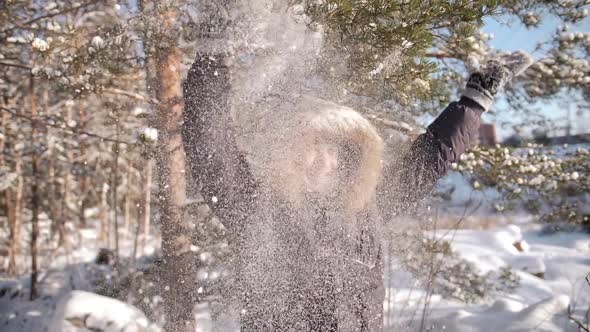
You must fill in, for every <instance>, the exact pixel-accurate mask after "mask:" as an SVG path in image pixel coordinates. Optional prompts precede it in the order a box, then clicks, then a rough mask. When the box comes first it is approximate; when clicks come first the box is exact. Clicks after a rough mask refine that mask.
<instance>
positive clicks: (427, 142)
mask: <svg viewBox="0 0 590 332" xmlns="http://www.w3.org/2000/svg"><path fill="white" fill-rule="evenodd" d="M483 112H484V110H483V108H482V107H481V106H479V105H478V104H477V103H475V102H473V101H472V100H470V99H467V98H461V99H460V100H459V101H456V102H452V103H451V104H449V106H447V108H446V109H445V110H444V111H443V112H442V113H441V114H440V115H439V116H438V117H437V118H436V119H435V120H434V122H432V124H430V126H428V128H427V130H426V132H425V133H424V134H422V135H420V136H419V137H418V138H417V139H416V140H415V141H414V142H413V144H412V146H411V147H410V149H409V151H408V152H407V153H406V154H405V156H404V157H403V158H402V160H401V163H398V164H396V165H395V166H393V167H390V168H389V169H385V170H384V181H385V182H386V183H385V185H386V186H388V187H389V188H386V189H385V191H386V194H385V195H383V196H384V198H383V199H385V200H388V202H384V201H383V199H382V201H381V202H380V205H381V210H382V211H383V212H384V215H385V217H386V218H388V219H389V218H390V217H392V216H393V215H396V214H400V213H401V212H402V211H409V210H411V208H412V206H413V205H415V203H417V202H418V201H420V200H421V199H423V198H424V197H426V196H427V195H428V194H429V193H430V192H431V191H432V189H433V188H434V186H435V185H436V182H437V181H438V180H439V179H440V178H441V177H443V176H444V175H445V174H446V173H447V171H448V170H449V168H450V167H451V164H453V163H455V162H457V161H459V158H460V157H461V154H463V152H465V150H466V149H467V148H469V147H470V145H472V144H473V143H475V142H476V141H477V139H478V137H479V126H480V118H481V114H482V113H483ZM392 179H395V180H393V181H391V180H392ZM391 183H393V184H394V185H393V186H394V188H391V187H390V186H391ZM391 199H393V200H395V204H393V205H392V202H391ZM388 219H386V220H388Z"/></svg>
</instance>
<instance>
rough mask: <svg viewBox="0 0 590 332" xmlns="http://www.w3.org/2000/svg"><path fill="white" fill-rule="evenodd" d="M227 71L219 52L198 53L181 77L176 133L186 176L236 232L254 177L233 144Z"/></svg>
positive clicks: (249, 200)
mask: <svg viewBox="0 0 590 332" xmlns="http://www.w3.org/2000/svg"><path fill="white" fill-rule="evenodd" d="M229 81H230V77H229V71H228V68H227V67H226V66H225V64H224V59H223V57H222V56H212V55H209V54H199V55H197V58H196V60H195V62H194V63H193V65H192V67H191V69H190V70H189V72H188V76H187V79H186V81H185V83H184V88H183V90H184V102H185V106H184V123H183V125H182V139H183V143H184V149H185V151H186V157H187V163H188V166H189V168H190V170H191V174H192V179H193V181H195V182H196V183H197V184H198V185H199V188H200V192H201V195H202V196H203V198H204V199H205V201H206V202H207V204H208V205H209V207H210V208H211V209H212V210H213V213H215V215H216V216H217V217H218V218H219V219H220V220H221V222H222V223H223V225H224V226H225V227H226V228H227V229H228V230H229V231H230V232H239V231H240V228H241V226H242V225H243V222H245V219H246V216H247V215H248V214H249V213H250V212H251V211H252V207H253V205H254V204H255V198H256V183H255V181H254V179H253V177H252V174H251V173H250V170H249V169H248V165H247V163H246V160H245V159H244V156H243V155H242V154H241V152H240V151H239V149H238V146H237V144H236V133H235V129H234V127H233V122H232V119H231V116H230V101H229V94H230V82H229Z"/></svg>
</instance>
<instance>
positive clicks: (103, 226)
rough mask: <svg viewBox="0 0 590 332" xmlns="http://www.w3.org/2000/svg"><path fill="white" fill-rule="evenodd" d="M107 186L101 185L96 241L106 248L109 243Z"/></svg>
mask: <svg viewBox="0 0 590 332" xmlns="http://www.w3.org/2000/svg"><path fill="white" fill-rule="evenodd" d="M108 193H109V186H108V184H106V183H103V184H102V191H101V195H100V231H99V233H98V240H99V241H101V242H105V241H106V244H107V247H110V241H109V236H108V235H109V234H108V233H109V229H108V228H109V203H108V196H109V195H108Z"/></svg>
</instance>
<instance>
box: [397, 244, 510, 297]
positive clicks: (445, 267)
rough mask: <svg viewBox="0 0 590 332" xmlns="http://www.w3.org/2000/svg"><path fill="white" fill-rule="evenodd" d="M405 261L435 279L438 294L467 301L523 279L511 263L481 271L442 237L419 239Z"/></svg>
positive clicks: (408, 267) (489, 295)
mask: <svg viewBox="0 0 590 332" xmlns="http://www.w3.org/2000/svg"><path fill="white" fill-rule="evenodd" d="M404 265H405V266H406V268H407V269H408V270H409V271H410V272H412V273H414V274H415V275H417V276H419V277H426V278H427V281H428V280H432V283H431V284H430V287H432V288H433V289H432V290H433V292H434V293H435V294H440V295H442V296H443V297H445V298H449V299H455V300H459V301H461V302H465V303H477V302H481V301H483V300H486V299H489V298H491V297H492V296H493V295H494V294H497V293H502V292H509V291H511V290H513V289H515V288H516V287H517V286H518V284H519V280H520V279H519V277H518V276H517V275H516V274H515V273H513V272H512V270H511V269H510V268H508V267H505V268H502V269H500V270H499V271H490V272H488V273H486V274H482V273H480V272H479V271H478V269H477V267H475V265H473V264H472V263H470V262H468V261H466V260H464V259H462V258H460V257H459V256H458V255H457V254H456V253H454V252H453V251H452V250H451V246H450V244H449V243H448V242H447V241H442V240H432V239H426V238H425V239H422V240H421V241H418V243H417V244H416V247H415V248H414V249H413V250H412V254H411V255H408V256H407V257H405V260H404ZM425 273H426V274H427V275H426V276H425V275H424V274H425Z"/></svg>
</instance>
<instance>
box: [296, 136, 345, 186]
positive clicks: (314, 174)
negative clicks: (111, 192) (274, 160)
mask: <svg viewBox="0 0 590 332" xmlns="http://www.w3.org/2000/svg"><path fill="white" fill-rule="evenodd" d="M300 163H301V168H302V171H303V182H304V189H305V191H306V192H308V193H320V194H328V193H330V192H333V191H334V189H335V188H336V186H337V184H338V167H339V160H338V148H337V147H336V146H334V145H332V144H328V143H325V142H315V143H314V144H310V146H308V147H307V148H306V149H305V150H304V151H302V158H301V160H300Z"/></svg>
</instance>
